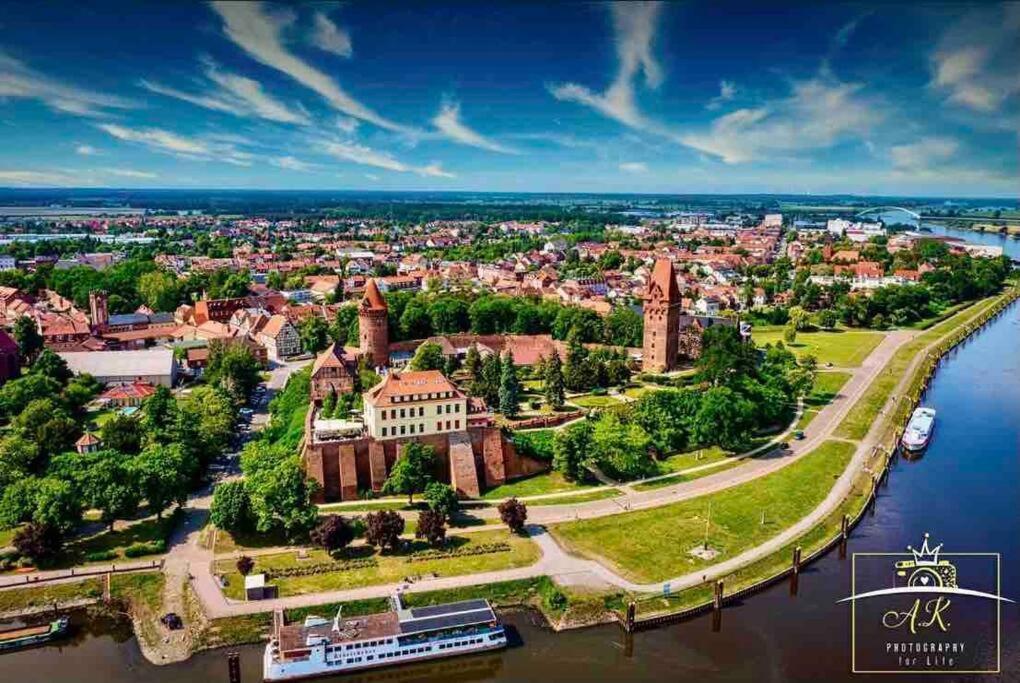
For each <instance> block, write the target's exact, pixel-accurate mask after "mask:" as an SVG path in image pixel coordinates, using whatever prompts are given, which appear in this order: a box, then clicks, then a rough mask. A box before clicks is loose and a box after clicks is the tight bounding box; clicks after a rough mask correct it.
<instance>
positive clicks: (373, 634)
mask: <svg viewBox="0 0 1020 683" xmlns="http://www.w3.org/2000/svg"><path fill="white" fill-rule="evenodd" d="M391 605H392V609H391V611H389V612H383V613H379V614H368V615H363V616H358V617H352V618H347V619H344V618H343V617H342V616H341V611H342V609H343V607H341V608H340V610H338V611H337V614H336V616H335V617H334V618H333V619H324V618H322V617H316V616H309V617H306V618H305V620H304V622H303V623H298V624H293V625H286V624H284V623H283V622H284V618H283V614H282V611H280V610H278V611H277V612H276V613H274V614H273V635H272V637H271V639H270V641H269V644H268V645H266V650H265V654H264V655H263V659H262V677H263V679H264V680H266V681H290V680H297V679H303V678H312V677H316V676H328V675H335V674H340V673H346V672H348V671H360V670H364V669H372V668H376V667H386V666H393V665H396V664H406V663H411V662H421V661H427V660H435V659H441V658H446V657H454V656H457V655H465V654H471V653H476V652H484V651H487V650H496V649H501V648H504V647H506V645H507V638H506V633H505V631H504V629H503V625H502V624H501V623H500V621H499V618H498V617H497V616H496V613H495V612H494V611H493V610H492V606H491V605H490V604H489V601H488V600H465V601H462V602H453V603H447V604H443V605H432V606H429V607H411V608H406V607H404V606H403V604H402V603H401V600H400V595H399V594H397V595H394V596H393V597H392V598H391Z"/></svg>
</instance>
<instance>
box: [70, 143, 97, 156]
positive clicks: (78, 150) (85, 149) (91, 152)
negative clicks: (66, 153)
mask: <svg viewBox="0 0 1020 683" xmlns="http://www.w3.org/2000/svg"><path fill="white" fill-rule="evenodd" d="M74 153H75V154H80V155H81V156H83V157H91V156H95V155H97V154H99V150H98V149H96V148H95V147H93V146H92V145H78V146H77V147H75V148H74Z"/></svg>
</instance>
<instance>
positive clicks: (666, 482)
mask: <svg viewBox="0 0 1020 683" xmlns="http://www.w3.org/2000/svg"><path fill="white" fill-rule="evenodd" d="M743 463H744V460H734V461H732V462H724V463H721V464H719V465H717V466H715V467H710V468H708V469H704V470H698V471H697V472H689V473H687V474H674V475H672V476H669V477H664V478H662V479H656V480H655V481H648V482H644V483H641V484H635V485H634V490H636V491H650V490H652V489H661V488H662V487H664V486H672V485H673V484H682V483H684V482H687V481H694V480H695V479H701V478H702V477H707V476H708V475H710V474H715V473H716V472H722V471H724V470H730V469H733V468H734V467H736V466H738V465H742V464H743Z"/></svg>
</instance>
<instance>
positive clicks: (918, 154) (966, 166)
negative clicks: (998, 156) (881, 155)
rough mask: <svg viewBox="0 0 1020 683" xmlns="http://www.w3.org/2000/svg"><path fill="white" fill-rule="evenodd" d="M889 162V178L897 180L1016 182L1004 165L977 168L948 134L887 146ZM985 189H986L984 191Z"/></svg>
mask: <svg viewBox="0 0 1020 683" xmlns="http://www.w3.org/2000/svg"><path fill="white" fill-rule="evenodd" d="M889 159H890V161H891V162H892V172H891V173H890V174H889V176H890V178H892V179H893V180H897V181H902V180H907V181H928V182H932V181H942V182H950V183H959V184H963V185H984V186H986V187H988V186H989V185H991V184H996V185H997V184H1000V183H1003V182H1006V183H1010V184H1013V185H1014V186H1015V183H1016V175H1015V173H1010V172H1009V171H1007V170H1005V169H1004V168H1001V167H1000V168H981V167H979V166H976V165H975V164H974V163H973V162H972V160H973V159H974V155H973V154H970V153H968V152H967V151H966V150H964V149H963V145H961V144H960V142H959V140H956V139H955V138H949V137H926V138H921V139H920V140H917V141H916V142H911V143H908V144H904V145H896V146H893V147H891V148H890V149H889ZM988 191H989V190H986V192H988Z"/></svg>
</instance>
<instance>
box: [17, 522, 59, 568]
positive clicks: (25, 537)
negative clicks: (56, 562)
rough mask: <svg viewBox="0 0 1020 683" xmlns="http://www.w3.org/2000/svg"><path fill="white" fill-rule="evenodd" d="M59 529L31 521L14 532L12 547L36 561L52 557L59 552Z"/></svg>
mask: <svg viewBox="0 0 1020 683" xmlns="http://www.w3.org/2000/svg"><path fill="white" fill-rule="evenodd" d="M61 541H62V539H61V537H60V531H58V530H57V529H56V528H54V527H51V526H47V525H45V524H38V523H36V522H31V523H29V524H27V525H26V526H24V527H22V528H21V529H19V530H18V533H16V534H14V541H13V544H14V547H15V548H17V550H18V552H19V553H21V554H22V555H24V556H25V557H30V558H32V560H33V561H34V562H36V563H39V562H45V561H46V560H49V559H52V558H53V557H54V556H55V555H56V554H57V553H59V552H60V548H61V545H62V543H61Z"/></svg>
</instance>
